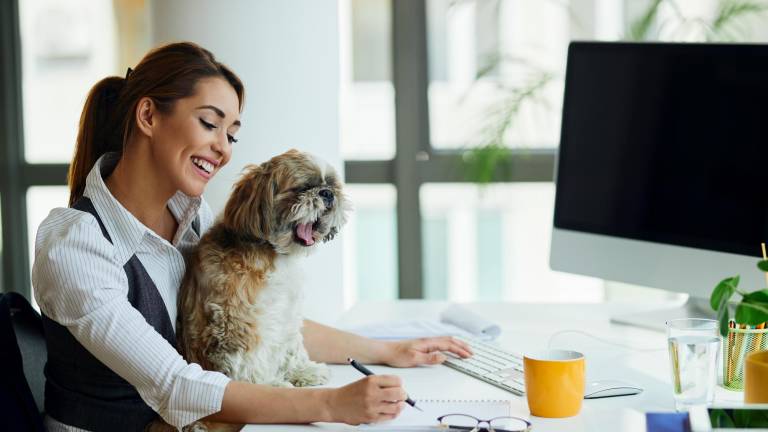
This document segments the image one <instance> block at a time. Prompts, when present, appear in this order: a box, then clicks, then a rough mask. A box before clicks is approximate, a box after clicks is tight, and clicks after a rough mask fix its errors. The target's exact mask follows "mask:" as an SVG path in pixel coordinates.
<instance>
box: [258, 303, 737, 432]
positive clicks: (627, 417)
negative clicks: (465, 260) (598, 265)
mask: <svg viewBox="0 0 768 432" xmlns="http://www.w3.org/2000/svg"><path fill="white" fill-rule="evenodd" d="M447 306H448V303H445V302H435V301H424V300H401V301H393V302H383V303H381V302H377V303H361V304H358V305H356V306H355V307H353V308H352V309H351V310H349V311H348V312H347V313H345V314H344V316H343V317H342V319H341V320H340V322H339V323H338V325H339V326H341V327H347V326H355V325H360V324H366V323H372V322H381V321H392V320H400V319H413V318H414V317H418V318H419V319H435V320H437V317H438V315H439V313H440V311H442V310H443V309H444V308H445V307H447ZM464 306H465V307H467V308H468V309H470V310H472V311H474V312H476V313H479V314H482V315H483V316H485V317H487V318H488V319H490V320H492V321H494V322H496V323H498V324H499V325H501V327H502V334H501V337H500V338H499V340H498V343H499V345H500V346H502V347H503V348H505V349H508V350H510V351H514V352H520V353H525V352H527V351H533V350H540V349H545V348H547V345H548V344H549V345H550V347H551V348H558V349H572V350H576V351H580V352H582V353H584V355H585V356H586V360H587V362H586V363H587V382H589V381H594V380H599V379H622V380H626V381H631V382H634V383H636V384H639V385H640V386H642V387H643V388H644V389H645V391H644V392H643V393H641V394H639V395H634V396H623V397H615V398H605V399H593V400H585V401H584V405H583V407H582V410H581V413H580V414H579V415H578V416H576V417H572V418H567V419H544V418H538V417H531V416H530V414H529V411H528V406H527V403H526V400H525V397H518V396H515V395H513V394H511V393H508V392H505V391H503V390H501V389H498V388H496V387H493V386H491V385H489V384H486V383H483V382H482V381H479V380H476V379H474V378H472V377H469V376H467V375H464V374H462V373H459V372H457V371H454V370H452V369H450V368H448V367H445V366H429V367H419V368H411V369H394V368H388V367H383V366H371V369H373V371H374V372H376V373H393V374H397V375H400V376H401V377H402V378H403V381H404V383H405V385H406V388H407V389H408V392H409V394H410V395H411V396H412V397H413V398H414V399H509V400H511V401H512V405H513V410H514V411H515V412H516V413H517V414H518V415H520V416H521V417H524V418H528V419H530V420H531V422H532V423H533V426H534V428H533V430H534V431H561V432H567V431H590V432H592V431H638V432H639V431H643V432H644V431H645V415H644V413H645V412H649V411H674V401H673V398H672V389H671V384H670V369H669V358H668V356H667V345H666V335H665V334H664V333H662V332H656V331H651V330H644V329H641V328H636V327H629V326H623V325H617V324H612V323H610V317H611V316H613V315H616V314H626V313H632V312H640V311H643V310H652V309H659V308H662V307H674V306H676V305H674V304H664V303H602V304H519V303H517V304H514V303H470V304H466V305H464ZM565 330H578V331H581V332H587V333H589V334H592V335H595V336H598V337H600V338H602V339H606V340H608V341H612V342H615V343H618V344H624V345H630V346H632V347H635V348H636V350H629V349H625V348H620V347H616V346H612V345H609V344H608V343H606V342H603V341H600V340H596V339H593V338H591V337H588V336H586V335H583V334H580V333H558V332H561V331H565ZM331 372H332V377H331V382H330V383H329V385H330V386H340V385H344V384H347V383H350V382H352V381H354V380H357V379H359V378H360V374H359V373H357V372H356V371H355V370H354V369H352V368H351V367H349V366H344V365H333V366H331ZM437 383H440V385H439V386H438V385H436V384H437ZM445 383H450V385H445ZM716 399H717V401H727V402H739V401H741V400H742V393H737V392H731V391H727V390H725V389H723V388H719V387H718V389H717V394H716ZM355 429H356V428H355V427H353V426H347V425H340V424H313V425H293V426H287V425H259V426H256V425H251V426H248V427H246V428H245V429H244V430H246V431H252V432H256V431H274V432H276V431H310V430H312V431H324V430H339V431H348V430H355Z"/></svg>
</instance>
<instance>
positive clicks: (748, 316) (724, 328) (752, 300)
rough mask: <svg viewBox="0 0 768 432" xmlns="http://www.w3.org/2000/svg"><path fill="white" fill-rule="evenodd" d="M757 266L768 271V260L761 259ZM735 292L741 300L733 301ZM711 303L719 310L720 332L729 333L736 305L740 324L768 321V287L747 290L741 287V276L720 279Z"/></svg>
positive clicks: (735, 317) (736, 314) (737, 318)
mask: <svg viewBox="0 0 768 432" xmlns="http://www.w3.org/2000/svg"><path fill="white" fill-rule="evenodd" d="M757 267H758V268H759V269H760V270H761V271H763V272H768V260H761V261H759V262H758V263H757ZM734 294H738V295H740V296H741V301H740V302H738V303H736V302H732V301H731V297H733V295H734ZM709 305H710V306H711V307H712V309H713V310H715V311H717V319H718V321H719V322H720V334H721V335H723V336H726V335H727V334H728V322H729V321H730V319H731V316H730V314H731V313H730V309H731V307H732V306H735V310H736V313H735V316H734V320H735V321H736V322H737V323H739V324H747V325H753V326H754V325H758V324H761V323H764V322H766V321H768V289H760V290H757V291H752V292H746V291H743V290H740V289H739V276H738V275H737V276H733V277H729V278H725V279H723V280H722V281H720V283H719V284H717V286H715V289H713V290H712V295H711V296H710V297H709Z"/></svg>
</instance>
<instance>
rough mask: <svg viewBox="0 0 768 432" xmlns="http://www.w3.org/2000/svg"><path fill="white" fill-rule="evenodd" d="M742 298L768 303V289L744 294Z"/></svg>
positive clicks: (752, 301)
mask: <svg viewBox="0 0 768 432" xmlns="http://www.w3.org/2000/svg"><path fill="white" fill-rule="evenodd" d="M744 300H748V301H749V302H750V303H768V289H763V290H760V291H755V292H751V293H749V294H746V295H744Z"/></svg>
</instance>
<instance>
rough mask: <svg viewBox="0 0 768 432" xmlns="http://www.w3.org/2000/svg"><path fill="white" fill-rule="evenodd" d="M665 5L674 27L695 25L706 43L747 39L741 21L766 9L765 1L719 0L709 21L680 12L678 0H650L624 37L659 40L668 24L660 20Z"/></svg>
mask: <svg viewBox="0 0 768 432" xmlns="http://www.w3.org/2000/svg"><path fill="white" fill-rule="evenodd" d="M664 5H666V6H668V7H669V8H670V10H671V11H672V13H673V14H674V18H673V20H674V24H675V25H676V29H675V30H678V29H685V28H691V27H694V28H698V29H700V30H701V34H703V37H704V39H705V40H706V41H707V42H715V41H738V40H744V39H747V37H748V34H747V26H746V25H745V22H744V20H745V19H747V18H749V17H750V16H756V15H760V14H762V13H764V12H766V11H768V4H767V3H766V1H765V0H718V2H717V10H716V11H715V14H714V15H713V16H712V17H711V18H710V19H708V20H705V19H703V18H701V17H687V16H685V14H684V13H683V12H682V10H681V8H680V6H679V5H678V1H677V0H652V1H651V2H650V4H649V5H648V7H647V8H646V9H645V10H644V11H643V13H642V14H640V16H639V17H638V18H637V19H635V20H634V21H632V23H631V24H630V25H629V31H628V33H627V35H626V39H627V40H630V41H647V40H656V39H658V37H659V35H658V33H656V34H654V32H653V30H661V29H662V28H664V27H667V26H668V25H670V22H669V21H660V20H659V11H660V10H661V8H662V6H664Z"/></svg>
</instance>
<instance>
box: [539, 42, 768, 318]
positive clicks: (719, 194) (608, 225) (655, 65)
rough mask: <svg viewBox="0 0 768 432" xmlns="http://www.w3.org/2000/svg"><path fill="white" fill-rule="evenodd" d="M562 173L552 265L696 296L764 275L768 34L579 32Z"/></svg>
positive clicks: (568, 82) (568, 86) (571, 53)
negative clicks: (698, 38)
mask: <svg viewBox="0 0 768 432" xmlns="http://www.w3.org/2000/svg"><path fill="white" fill-rule="evenodd" d="M555 178H556V185H557V189H556V197H555V212H554V230H553V233H552V245H551V252H550V265H551V267H552V269H554V270H560V271H565V272H570V273H577V274H583V275H590V276H596V277H600V278H604V279H608V280H613V281H621V282H626V283H631V284H638V285H643V286H648V287H655V288H662V289H667V290H673V291H679V292H683V293H688V294H690V295H691V298H692V299H707V298H708V297H709V294H710V293H711V291H712V288H713V287H714V286H715V285H716V284H717V283H718V282H719V281H720V280H722V279H723V278H725V277H728V276H733V275H740V276H741V284H740V286H742V287H744V288H749V289H750V290H751V289H756V288H758V287H761V286H765V283H766V282H765V278H764V275H763V274H762V273H761V272H759V271H758V269H757V267H756V263H757V261H758V259H760V258H761V248H760V243H761V242H764V241H768V45H746V44H681V43H605V42H573V43H571V45H570V47H569V49H568V62H567V68H566V77H565V97H564V101H563V116H562V130H561V140H560V149H559V154H558V159H557V168H556V175H555ZM702 303H703V302H702ZM704 304H706V303H704ZM706 313H707V311H706V307H705V308H700V310H698V311H693V312H692V311H691V310H688V311H686V312H682V311H678V312H675V313H674V314H673V313H672V312H670V311H664V312H662V313H660V314H658V315H657V316H656V317H648V320H647V321H645V322H634V321H633V323H634V324H638V325H645V326H648V327H655V328H659V327H660V326H663V325H664V320H665V319H669V318H672V317H673V316H674V315H677V314H681V315H682V314H685V315H690V314H694V315H704V314H706ZM709 313H712V312H711V311H710V312H709ZM617 320H618V321H622V319H621V318H620V317H617ZM629 321H632V320H631V319H630V320H629Z"/></svg>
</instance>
